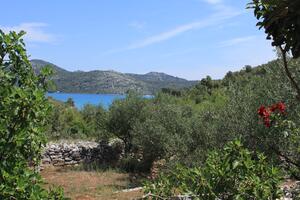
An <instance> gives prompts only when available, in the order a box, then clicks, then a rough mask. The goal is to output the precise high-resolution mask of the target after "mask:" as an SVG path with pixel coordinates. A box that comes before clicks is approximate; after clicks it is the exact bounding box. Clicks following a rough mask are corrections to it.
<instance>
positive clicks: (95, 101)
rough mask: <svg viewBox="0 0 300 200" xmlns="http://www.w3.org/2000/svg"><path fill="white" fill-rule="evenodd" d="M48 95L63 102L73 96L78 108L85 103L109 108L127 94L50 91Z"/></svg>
mask: <svg viewBox="0 0 300 200" xmlns="http://www.w3.org/2000/svg"><path fill="white" fill-rule="evenodd" d="M47 96H50V97H52V98H53V99H56V100H59V101H63V102H65V101H67V99H68V98H72V99H73V100H74V102H75V106H76V107H77V108H78V109H81V108H83V106H84V105H85V104H92V105H102V106H103V107H104V108H108V107H109V106H110V105H111V104H112V102H113V101H114V100H116V99H122V98H125V95H119V94H75V93H48V94H47Z"/></svg>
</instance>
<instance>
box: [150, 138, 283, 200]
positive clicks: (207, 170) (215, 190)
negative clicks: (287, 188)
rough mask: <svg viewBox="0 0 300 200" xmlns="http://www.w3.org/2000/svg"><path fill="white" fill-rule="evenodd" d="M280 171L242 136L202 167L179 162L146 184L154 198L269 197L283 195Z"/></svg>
mask: <svg viewBox="0 0 300 200" xmlns="http://www.w3.org/2000/svg"><path fill="white" fill-rule="evenodd" d="M281 180H282V178H281V175H280V171H279V170H278V169H277V168H274V167H272V166H270V165H269V164H268V163H267V158H266V157H265V156H264V155H263V154H259V153H258V154H254V153H252V152H250V151H248V150H247V149H245V148H244V147H243V146H242V144H241V142H240V141H239V140H235V141H233V142H230V143H228V144H227V145H226V147H224V149H223V151H214V152H212V153H210V155H209V157H208V159H207V160H206V163H205V165H204V166H202V167H194V168H187V167H183V166H177V167H176V168H175V170H172V171H170V172H168V173H162V174H161V175H160V176H159V178H158V179H156V180H155V181H154V182H152V183H151V182H149V183H147V184H146V189H145V193H150V194H151V195H150V196H154V199H159V198H155V197H161V198H170V197H172V196H176V195H179V194H181V195H187V196H192V197H195V198H196V199H205V200H215V199H224V200H226V199H228V200H229V199H241V200H251V199H253V200H254V199H260V200H269V199H277V198H280V197H281V190H280V187H279V184H280V181H281Z"/></svg>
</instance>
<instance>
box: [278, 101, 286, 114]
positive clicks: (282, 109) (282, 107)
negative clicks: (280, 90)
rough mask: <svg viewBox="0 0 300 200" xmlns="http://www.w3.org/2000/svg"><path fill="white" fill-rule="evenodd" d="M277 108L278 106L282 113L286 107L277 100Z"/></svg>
mask: <svg viewBox="0 0 300 200" xmlns="http://www.w3.org/2000/svg"><path fill="white" fill-rule="evenodd" d="M277 108H278V110H279V111H280V112H281V113H284V111H285V109H286V106H285V104H284V103H282V102H279V103H278V104H277Z"/></svg>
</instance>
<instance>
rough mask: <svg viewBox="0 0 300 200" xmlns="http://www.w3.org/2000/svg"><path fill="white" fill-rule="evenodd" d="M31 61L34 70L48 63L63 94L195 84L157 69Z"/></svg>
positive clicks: (152, 90) (149, 90) (142, 90)
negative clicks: (90, 68)
mask: <svg viewBox="0 0 300 200" xmlns="http://www.w3.org/2000/svg"><path fill="white" fill-rule="evenodd" d="M31 64H32V66H33V68H34V70H35V72H36V73H39V71H40V69H41V68H42V67H44V66H46V65H49V66H51V67H52V68H53V70H54V71H55V74H54V76H53V77H52V80H53V81H54V82H55V84H56V91H60V92H66V93H115V94H123V93H126V92H127V91H129V90H134V91H136V92H139V93H142V94H154V93H156V92H158V91H159V90H161V89H162V88H172V89H181V88H186V87H191V86H193V85H195V84H196V83H197V82H196V81H188V80H185V79H182V78H178V77H174V76H170V75H168V74H165V73H158V72H150V73H147V74H131V73H127V74H124V73H120V72H116V71H100V70H94V71H89V72H83V71H74V72H70V71H67V70H65V69H63V68H61V67H58V66H56V65H54V64H52V63H49V62H46V61H43V60H31Z"/></svg>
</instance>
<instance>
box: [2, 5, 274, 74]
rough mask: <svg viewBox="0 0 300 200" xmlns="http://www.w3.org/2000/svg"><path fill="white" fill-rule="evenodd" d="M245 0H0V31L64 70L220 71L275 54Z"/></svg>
mask: <svg viewBox="0 0 300 200" xmlns="http://www.w3.org/2000/svg"><path fill="white" fill-rule="evenodd" d="M248 2H249V0H72V1H71V0H64V1H62V0H51V1H50V0H45V1H40V0H26V1H19V0H9V1H8V0H0V3H1V7H2V8H7V9H1V12H0V29H2V30H4V31H5V32H7V31H9V30H15V31H20V30H25V31H26V32H27V35H26V36H25V38H24V39H25V42H26V48H27V52H28V54H29V55H30V59H42V60H45V61H48V62H51V63H53V64H56V65H58V66H60V67H62V68H65V69H67V70H70V71H76V70H82V71H90V70H115V71H119V72H126V73H139V74H143V73H147V72H152V71H156V72H164V73H167V74H170V75H174V76H178V77H182V78H186V79H189V80H200V79H201V78H204V77H206V76H207V75H210V76H211V77H212V78H214V79H219V78H222V77H224V75H225V74H226V73H227V72H228V71H237V70H240V69H242V68H243V67H244V66H245V65H252V66H256V65H259V64H263V63H266V62H268V61H270V60H272V59H274V58H275V56H276V54H275V53H274V50H273V48H272V47H271V44H270V41H267V40H265V34H264V32H263V30H258V28H257V27H256V22H257V21H256V19H255V17H254V15H253V12H252V10H247V9H246V4H247V3H248Z"/></svg>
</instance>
